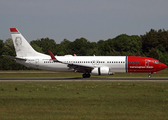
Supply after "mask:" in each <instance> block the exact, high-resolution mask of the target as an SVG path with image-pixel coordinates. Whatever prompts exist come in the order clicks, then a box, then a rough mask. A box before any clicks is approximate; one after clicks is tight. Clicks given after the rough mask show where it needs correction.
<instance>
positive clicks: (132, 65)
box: [127, 56, 163, 73]
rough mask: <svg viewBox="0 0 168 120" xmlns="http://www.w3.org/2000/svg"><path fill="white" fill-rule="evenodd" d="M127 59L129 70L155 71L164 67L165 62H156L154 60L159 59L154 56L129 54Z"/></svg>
mask: <svg viewBox="0 0 168 120" xmlns="http://www.w3.org/2000/svg"><path fill="white" fill-rule="evenodd" d="M127 59H128V60H127V71H128V72H142V73H143V72H147V73H155V72H157V71H159V70H162V69H163V65H162V64H163V63H154V62H153V61H158V60H156V59H153V58H149V57H136V56H128V58H127Z"/></svg>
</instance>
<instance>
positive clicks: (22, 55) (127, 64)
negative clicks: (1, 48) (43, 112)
mask: <svg viewBox="0 0 168 120" xmlns="http://www.w3.org/2000/svg"><path fill="white" fill-rule="evenodd" d="M10 31H11V35H12V39H13V43H14V47H15V51H16V55H17V56H16V57H12V56H10V57H11V58H14V59H15V60H16V62H17V63H20V64H23V65H25V66H29V67H33V68H38V69H43V70H50V71H57V72H67V71H72V72H73V71H74V72H80V73H84V74H83V78H89V77H90V76H91V75H90V74H92V75H114V73H115V72H125V73H127V72H131V73H135V72H139V73H149V77H151V74H153V73H156V72H157V71H160V70H163V69H165V68H166V67H167V66H166V65H165V64H163V63H161V62H159V61H158V60H156V59H153V58H149V57H136V56H72V55H65V56H54V55H53V54H52V52H51V51H48V52H49V54H50V55H45V54H42V53H39V52H37V51H35V50H34V49H33V48H32V47H31V46H30V44H29V43H28V42H27V41H26V39H25V38H24V37H23V36H22V34H21V33H20V32H19V31H18V30H17V29H16V28H10ZM8 57H9V56H8Z"/></svg>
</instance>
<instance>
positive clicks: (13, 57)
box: [2, 55, 26, 61]
mask: <svg viewBox="0 0 168 120" xmlns="http://www.w3.org/2000/svg"><path fill="white" fill-rule="evenodd" d="M2 56H4V57H8V58H12V59H16V60H25V61H26V59H24V58H18V57H15V56H9V55H2Z"/></svg>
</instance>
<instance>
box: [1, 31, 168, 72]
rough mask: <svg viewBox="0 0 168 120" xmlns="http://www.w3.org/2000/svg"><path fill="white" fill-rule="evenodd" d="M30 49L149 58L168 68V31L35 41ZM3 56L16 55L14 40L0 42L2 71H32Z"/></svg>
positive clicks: (67, 53) (59, 54)
mask: <svg viewBox="0 0 168 120" xmlns="http://www.w3.org/2000/svg"><path fill="white" fill-rule="evenodd" d="M30 44H31V46H32V47H33V48H34V49H35V50H36V51H38V52H41V53H44V54H49V53H48V50H51V51H52V52H53V54H54V55H58V56H63V55H69V54H71V55H72V54H76V55H77V56H93V55H96V56H147V57H152V58H155V59H158V60H159V61H161V62H163V63H165V64H166V65H168V30H167V31H166V30H164V29H159V30H158V31H157V30H154V29H151V30H150V31H149V32H146V34H144V35H140V36H138V35H127V34H121V35H118V36H117V37H115V38H109V39H108V40H99V41H98V42H90V41H88V40H87V39H86V38H83V37H82V38H78V39H76V40H74V41H73V42H71V41H69V40H67V39H64V40H63V41H62V42H61V43H60V44H56V42H55V40H53V39H49V38H41V39H37V40H32V41H31V42H30ZM2 55H10V56H16V53H15V49H14V45H13V41H12V39H11V38H9V39H6V40H5V41H3V40H0V70H25V69H32V68H27V67H25V66H23V65H20V64H17V63H16V62H15V61H14V60H13V59H9V58H7V57H4V56H2Z"/></svg>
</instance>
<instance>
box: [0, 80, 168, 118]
mask: <svg viewBox="0 0 168 120" xmlns="http://www.w3.org/2000/svg"><path fill="white" fill-rule="evenodd" d="M167 113H168V83H0V119H1V120H5V119H9V120H11V119H12V120H28V119H37V120H46V119H47V120H49V119H56V120H75V119H76V120H79V119H82V120H96V119H101V120H102V119H103V120H108V119H109V120H111V119H114V120H117V119H118V120H119V119H123V120H135V119H136V120H167V119H168V114H167Z"/></svg>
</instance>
